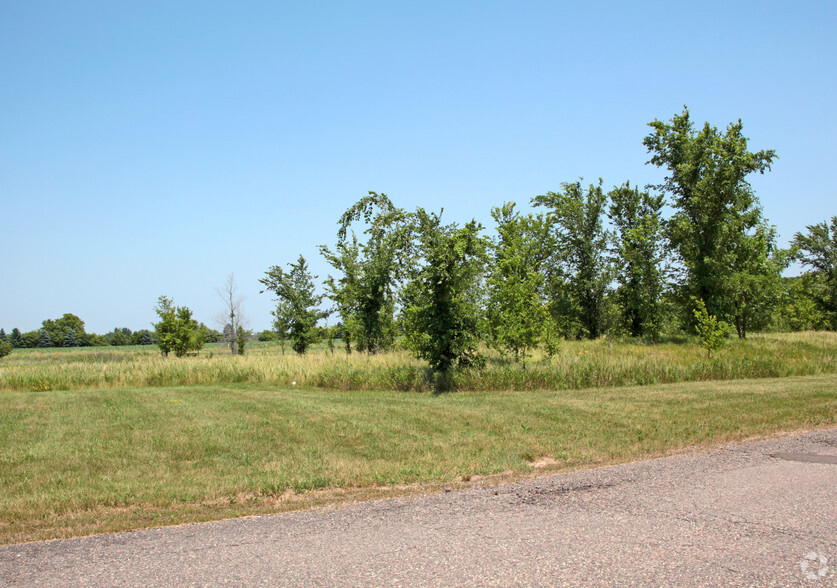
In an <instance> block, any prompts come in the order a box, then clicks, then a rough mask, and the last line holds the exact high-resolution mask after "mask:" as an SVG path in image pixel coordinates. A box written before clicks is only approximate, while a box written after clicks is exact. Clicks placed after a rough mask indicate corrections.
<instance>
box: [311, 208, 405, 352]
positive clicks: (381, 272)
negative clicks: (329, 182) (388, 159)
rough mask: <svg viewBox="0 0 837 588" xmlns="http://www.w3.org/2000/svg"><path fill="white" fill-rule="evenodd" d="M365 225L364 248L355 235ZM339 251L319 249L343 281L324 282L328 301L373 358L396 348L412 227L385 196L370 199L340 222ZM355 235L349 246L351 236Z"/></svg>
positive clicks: (360, 345) (330, 280) (353, 336)
mask: <svg viewBox="0 0 837 588" xmlns="http://www.w3.org/2000/svg"><path fill="white" fill-rule="evenodd" d="M358 221H362V222H364V223H365V225H366V229H365V231H364V235H366V240H365V242H362V243H361V242H359V241H358V239H357V237H356V235H355V233H354V232H353V231H351V227H352V224H353V223H356V222H358ZM338 224H339V225H340V229H339V231H338V233H337V237H338V242H337V246H336V248H335V251H334V252H332V251H331V250H330V249H329V248H328V247H326V246H324V245H323V246H321V247H320V252H321V253H322V255H323V257H325V259H326V260H327V261H328V262H329V263H330V264H331V265H332V266H333V267H334V268H335V269H337V270H338V271H340V272H341V273H342V274H343V275H342V277H341V278H339V279H338V280H335V279H334V278H333V277H331V276H329V277H328V279H327V280H326V282H325V284H326V290H327V293H328V296H329V298H330V299H331V300H333V301H334V302H335V303H336V305H337V310H338V312H339V313H340V315H341V317H342V318H343V322H344V325H347V326H348V328H349V329H351V330H352V331H353V332H352V333H351V335H350V337H351V338H353V339H354V341H355V344H356V346H357V348H358V349H359V350H361V351H363V350H365V351H367V352H369V353H376V352H377V351H378V350H380V349H386V348H389V347H391V346H392V344H393V342H394V340H395V320H394V313H395V297H396V289H397V285H398V284H399V283H400V281H401V279H402V277H403V268H404V267H405V266H406V265H407V261H406V258H407V255H408V251H409V239H410V221H409V215H407V214H406V213H405V212H404V211H403V210H402V209H400V208H396V207H395V206H394V205H393V203H392V201H391V200H390V199H389V198H388V197H387V195H386V194H377V193H375V192H369V194H368V195H367V196H365V197H363V198H361V199H360V200H359V201H358V202H357V203H355V204H354V205H353V206H352V207H350V208H349V209H348V210H347V211H346V212H345V213H344V214H343V216H342V217H341V218H340V221H339V223H338ZM350 235H351V240H349V236H350Z"/></svg>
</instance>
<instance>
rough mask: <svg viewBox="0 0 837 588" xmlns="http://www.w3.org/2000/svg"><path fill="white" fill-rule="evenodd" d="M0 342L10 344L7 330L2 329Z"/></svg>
mask: <svg viewBox="0 0 837 588" xmlns="http://www.w3.org/2000/svg"><path fill="white" fill-rule="evenodd" d="M0 341H2V342H3V343H8V341H9V338H8V336H7V335H6V330H5V329H0Z"/></svg>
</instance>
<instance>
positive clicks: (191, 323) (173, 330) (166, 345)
mask: <svg viewBox="0 0 837 588" xmlns="http://www.w3.org/2000/svg"><path fill="white" fill-rule="evenodd" d="M154 311H155V312H156V313H157V316H159V317H160V322H158V323H156V324H155V325H154V328H155V330H156V332H157V336H158V337H159V339H160V343H159V346H160V352H161V353H162V354H163V355H165V356H166V357H168V354H169V353H170V352H173V353H174V354H175V355H176V356H177V357H183V356H184V355H186V354H187V353H191V352H197V351H200V349H201V348H202V347H203V338H202V337H201V332H200V328H199V326H198V323H197V321H195V320H194V319H192V311H191V310H190V309H189V308H187V307H185V306H175V305H174V302H173V301H172V300H171V299H169V298H167V297H166V296H160V298H159V299H158V301H157V306H156V307H155V309H154Z"/></svg>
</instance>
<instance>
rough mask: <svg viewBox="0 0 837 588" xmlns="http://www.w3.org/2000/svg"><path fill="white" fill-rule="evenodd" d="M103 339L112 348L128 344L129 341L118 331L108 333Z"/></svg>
mask: <svg viewBox="0 0 837 588" xmlns="http://www.w3.org/2000/svg"><path fill="white" fill-rule="evenodd" d="M105 337H106V338H107V340H108V342H109V343H110V344H111V345H112V346H114V347H121V346H123V345H127V344H128V343H130V339H129V338H128V337H127V336H125V333H123V332H122V331H121V330H119V329H114V330H113V332H111V333H108V334H107V335H106V336H105Z"/></svg>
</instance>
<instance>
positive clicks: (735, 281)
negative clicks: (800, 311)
mask: <svg viewBox="0 0 837 588" xmlns="http://www.w3.org/2000/svg"><path fill="white" fill-rule="evenodd" d="M791 255H792V254H791V252H790V251H789V250H784V249H778V248H777V247H776V230H775V229H774V228H773V227H768V226H767V225H766V224H765V223H760V224H759V225H758V226H757V227H756V228H755V233H754V234H752V235H749V234H747V235H743V236H742V237H741V238H740V239H739V242H738V246H737V247H736V248H735V251H734V252H733V253H732V271H731V275H730V279H729V283H728V284H727V288H728V292H729V296H730V303H731V309H732V310H731V321H732V324H733V325H734V326H735V330H736V333H737V334H738V336H739V337H740V338H742V339H744V338H746V337H747V333H748V332H750V331H760V330H763V329H765V328H767V327H768V326H770V325H771V324H772V323H773V316H774V311H775V309H776V307H777V305H778V304H779V301H780V299H781V296H782V272H783V271H784V270H785V269H786V268H787V266H788V264H789V263H790V260H791Z"/></svg>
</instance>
